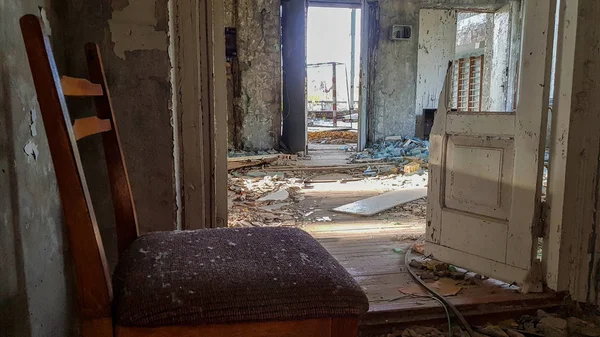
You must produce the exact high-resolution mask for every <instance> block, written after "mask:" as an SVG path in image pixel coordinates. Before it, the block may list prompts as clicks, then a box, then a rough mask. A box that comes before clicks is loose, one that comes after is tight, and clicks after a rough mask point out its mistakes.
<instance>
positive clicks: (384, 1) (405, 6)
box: [366, 0, 420, 141]
mask: <svg viewBox="0 0 600 337" xmlns="http://www.w3.org/2000/svg"><path fill="white" fill-rule="evenodd" d="M419 10H420V7H419V5H418V4H417V3H415V2H414V1H396V0H381V1H379V17H378V18H372V19H371V20H370V22H368V23H366V25H367V27H366V28H367V29H370V30H372V31H373V32H374V33H373V34H372V35H373V36H375V38H376V39H375V40H371V41H369V42H370V43H376V46H375V49H376V50H375V52H374V55H372V57H371V59H370V62H371V63H372V64H371V65H370V67H371V68H372V69H374V70H373V72H372V73H371V74H370V83H369V84H370V88H369V91H370V97H369V105H370V106H369V114H368V116H369V141H377V140H380V139H383V138H385V137H386V136H392V135H411V136H412V135H414V134H415V102H416V85H415V83H417V54H418V41H419ZM397 24H401V25H411V26H412V38H411V39H410V40H407V41H392V40H390V30H391V29H392V26H393V25H397Z"/></svg>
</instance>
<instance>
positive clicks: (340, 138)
mask: <svg viewBox="0 0 600 337" xmlns="http://www.w3.org/2000/svg"><path fill="white" fill-rule="evenodd" d="M308 141H309V142H311V143H321V144H347V143H356V142H358V132H356V131H337V130H332V131H315V132H309V133H308Z"/></svg>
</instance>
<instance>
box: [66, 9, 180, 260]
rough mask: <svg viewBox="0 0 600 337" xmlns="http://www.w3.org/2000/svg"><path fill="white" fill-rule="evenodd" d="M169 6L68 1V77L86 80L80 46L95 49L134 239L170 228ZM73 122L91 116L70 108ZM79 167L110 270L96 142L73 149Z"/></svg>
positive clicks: (111, 229) (107, 208) (109, 231)
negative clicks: (131, 208) (136, 233)
mask: <svg viewBox="0 0 600 337" xmlns="http://www.w3.org/2000/svg"><path fill="white" fill-rule="evenodd" d="M168 13H169V11H168V0H114V1H112V4H111V2H106V1H99V2H89V1H85V0H73V1H70V2H69V6H68V12H67V15H68V20H67V22H66V24H67V25H68V27H69V35H68V39H67V42H68V45H67V50H69V51H71V52H72V53H71V54H68V55H66V57H67V61H68V65H69V67H68V68H67V69H66V73H67V74H69V75H71V76H80V77H86V76H87V65H86V63H85V58H84V53H83V45H84V44H85V43H86V42H89V41H93V42H96V43H98V44H99V46H100V50H101V53H102V57H103V61H104V66H105V70H106V75H107V80H108V85H109V89H110V91H111V95H112V99H113V107H114V109H115V113H116V118H117V123H118V125H119V131H120V136H121V141H122V143H123V148H124V152H125V161H126V164H127V168H128V171H129V177H130V180H131V185H132V190H133V197H134V201H135V205H136V208H137V213H138V220H139V224H140V231H141V232H148V231H157V230H173V229H175V228H177V226H176V219H177V218H176V211H177V203H176V188H175V174H174V149H173V147H174V135H173V127H172V124H171V123H172V116H173V112H172V110H171V105H172V104H171V97H172V95H171V90H172V86H171V77H170V76H171V65H170V59H169V53H168V50H167V49H168V46H169V36H168V31H169V28H168V22H169V21H168V20H169V15H168ZM68 103H69V108H70V110H71V114H72V115H74V116H75V117H81V116H83V115H89V114H91V113H93V105H91V104H89V103H90V102H88V101H82V100H78V99H74V100H69V101H68ZM80 149H81V152H82V160H83V164H84V169H85V170H86V174H87V178H88V185H89V187H90V190H91V194H92V200H93V202H94V207H95V209H96V216H97V218H98V223H99V227H100V231H101V234H102V237H103V241H104V243H105V249H106V251H107V255H108V258H109V263H110V264H111V265H114V262H115V261H116V233H115V222H114V216H113V213H112V201H111V199H110V190H109V186H108V176H107V172H106V164H105V161H104V154H103V149H102V144H101V138H100V137H90V138H89V139H84V140H83V141H81V142H80Z"/></svg>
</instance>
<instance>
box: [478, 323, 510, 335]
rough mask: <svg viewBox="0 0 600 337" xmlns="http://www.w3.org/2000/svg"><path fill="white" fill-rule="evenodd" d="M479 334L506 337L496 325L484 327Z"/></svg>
mask: <svg viewBox="0 0 600 337" xmlns="http://www.w3.org/2000/svg"><path fill="white" fill-rule="evenodd" d="M479 332H480V333H482V334H484V335H488V336H490V337H508V335H507V334H506V332H504V330H502V329H501V328H500V327H499V326H497V325H486V326H485V327H483V328H482V329H480V330H479Z"/></svg>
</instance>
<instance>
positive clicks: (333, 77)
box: [331, 62, 337, 126]
mask: <svg viewBox="0 0 600 337" xmlns="http://www.w3.org/2000/svg"><path fill="white" fill-rule="evenodd" d="M331 66H332V70H333V76H332V79H331V82H332V83H331V85H332V88H333V89H332V96H333V97H332V99H333V109H332V110H333V126H337V70H336V68H337V64H336V63H335V62H332V63H331Z"/></svg>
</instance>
